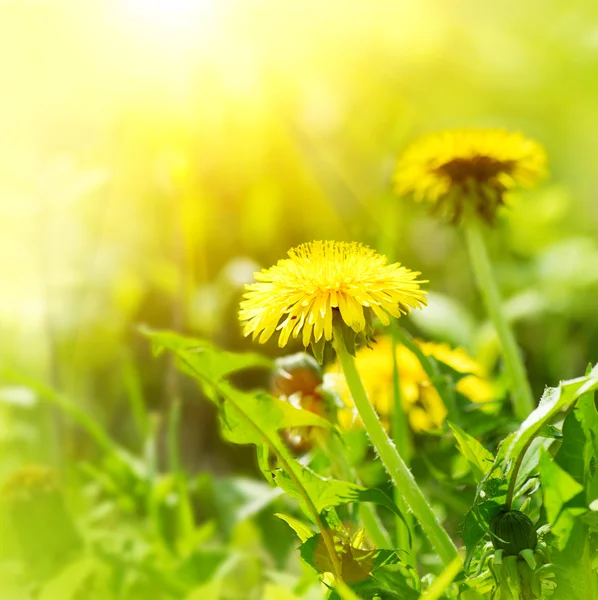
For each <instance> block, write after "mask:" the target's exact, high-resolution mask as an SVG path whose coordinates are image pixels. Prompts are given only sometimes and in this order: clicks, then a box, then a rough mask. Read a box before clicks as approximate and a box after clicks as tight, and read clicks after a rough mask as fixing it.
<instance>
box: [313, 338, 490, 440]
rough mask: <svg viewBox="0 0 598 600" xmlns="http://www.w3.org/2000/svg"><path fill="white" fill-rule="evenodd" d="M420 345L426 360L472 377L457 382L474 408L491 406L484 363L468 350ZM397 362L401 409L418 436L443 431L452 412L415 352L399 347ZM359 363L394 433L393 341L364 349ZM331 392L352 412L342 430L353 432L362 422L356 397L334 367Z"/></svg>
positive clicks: (345, 417) (329, 379) (368, 389)
mask: <svg viewBox="0 0 598 600" xmlns="http://www.w3.org/2000/svg"><path fill="white" fill-rule="evenodd" d="M418 345H419V347H420V348H421V350H422V351H423V353H424V354H426V355H428V356H432V357H434V358H436V359H437V360H438V361H440V362H442V363H444V364H446V365H447V366H449V367H451V368H452V369H454V370H455V371H457V372H459V373H471V374H470V375H466V376H465V377H463V378H462V379H460V380H459V381H458V382H457V385H456V389H457V391H458V392H460V393H461V394H463V395H464V396H466V397H467V398H469V399H470V400H471V401H473V402H485V401H488V400H491V399H492V398H493V390H492V386H491V384H490V382H489V381H488V380H487V379H486V378H485V377H484V376H483V372H482V369H481V367H480V366H479V365H478V363H476V361H474V360H473V359H472V358H471V357H470V356H469V355H468V354H467V352H466V351H465V350H464V349H463V348H456V349H452V348H450V346H448V344H437V343H434V342H418ZM396 356H397V366H398V369H399V383H400V392H401V403H402V405H403V409H404V410H405V412H406V414H407V417H408V419H409V423H410V425H411V428H412V429H413V430H414V431H417V432H420V431H429V430H434V429H439V428H440V427H442V424H443V423H444V420H445V418H446V416H447V410H446V407H445V406H444V404H443V402H442V400H441V398H440V396H439V395H438V392H437V391H436V388H435V387H434V386H433V385H432V383H431V381H430V379H429V378H428V376H427V374H426V372H425V371H424V369H423V367H422V366H421V364H420V362H419V360H418V359H417V357H416V356H415V355H414V354H413V353H412V352H411V351H410V350H408V349H407V348H405V347H404V346H397V354H396ZM355 362H356V366H357V370H358V371H359V374H360V376H361V379H362V381H363V385H364V387H365V389H366V392H367V395H368V398H369V399H370V402H371V403H372V405H373V406H374V408H375V409H376V412H377V413H378V415H379V416H380V419H381V421H382V423H383V425H384V426H385V427H386V428H387V429H388V428H389V421H390V417H391V415H392V410H393V403H394V392H393V358H392V340H391V339H390V338H389V337H388V336H385V337H381V338H379V339H378V340H377V343H376V344H375V345H374V347H373V348H367V347H364V348H361V349H360V350H359V351H358V352H357V355H356V359H355ZM325 386H328V387H329V388H332V389H333V390H334V391H336V393H337V394H338V395H339V396H340V397H341V398H342V400H343V401H344V402H345V404H346V405H347V407H348V408H349V410H347V411H341V413H340V415H339V420H340V422H341V426H344V427H348V426H350V425H351V424H352V423H353V422H355V421H356V419H358V417H357V415H356V414H355V411H354V410H353V409H352V407H353V401H352V399H351V394H350V392H349V390H348V388H347V385H346V382H345V381H344V378H343V377H342V375H340V372H339V369H338V367H337V366H333V367H332V369H331V370H330V372H329V373H327V375H326V378H325Z"/></svg>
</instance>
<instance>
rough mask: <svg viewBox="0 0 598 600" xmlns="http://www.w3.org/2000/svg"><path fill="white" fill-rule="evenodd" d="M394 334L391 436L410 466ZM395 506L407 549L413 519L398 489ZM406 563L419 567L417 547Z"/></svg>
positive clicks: (398, 539)
mask: <svg viewBox="0 0 598 600" xmlns="http://www.w3.org/2000/svg"><path fill="white" fill-rule="evenodd" d="M391 334H392V388H393V408H392V420H391V428H390V432H391V436H392V441H393V443H394V444H395V446H396V448H397V451H398V452H399V454H400V456H401V458H402V459H403V461H404V462H405V465H406V466H409V463H410V461H411V439H410V438H411V432H410V430H409V425H408V422H407V415H406V414H405V410H404V409H403V404H402V402H401V381H400V373H399V365H398V361H397V349H398V346H399V344H398V340H397V335H396V332H395V329H394V328H393V329H392V331H391ZM394 500H395V504H396V505H397V507H398V508H399V510H400V511H401V513H403V514H404V515H405V521H406V522H403V521H402V520H401V519H400V518H399V517H397V518H396V519H395V531H396V534H395V535H396V543H397V546H398V547H399V548H402V549H405V548H408V547H409V540H413V539H414V535H413V517H412V515H411V514H410V513H409V512H407V510H406V508H407V507H406V505H405V500H403V497H402V496H401V492H400V491H399V489H398V488H395V490H394ZM405 561H406V562H407V563H409V564H410V565H411V566H412V567H415V566H417V557H416V556H415V547H414V546H413V544H412V546H411V551H410V552H409V554H408V555H407V556H406V558H405Z"/></svg>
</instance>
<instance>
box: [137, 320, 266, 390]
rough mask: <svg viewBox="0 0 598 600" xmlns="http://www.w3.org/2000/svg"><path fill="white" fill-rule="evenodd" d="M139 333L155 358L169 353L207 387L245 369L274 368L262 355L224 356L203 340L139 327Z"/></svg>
mask: <svg viewBox="0 0 598 600" xmlns="http://www.w3.org/2000/svg"><path fill="white" fill-rule="evenodd" d="M141 332H142V333H143V334H144V335H145V336H147V337H148V338H149V339H150V340H151V342H152V348H153V350H154V354H155V355H159V354H161V353H162V352H163V351H164V350H171V351H172V352H174V353H175V354H176V355H177V356H179V357H181V358H182V359H183V360H184V361H185V362H187V363H188V365H189V366H190V367H192V368H193V370H194V372H195V373H196V374H197V375H200V376H202V377H204V378H205V379H206V380H207V381H209V382H210V383H214V382H218V381H221V380H222V379H224V378H225V377H226V376H228V375H231V374H232V373H235V372H237V371H242V370H244V369H250V368H256V367H260V368H264V369H272V368H274V363H273V362H272V361H271V360H270V359H268V358H266V357H265V356H262V355H261V354H256V353H253V352H246V353H237V352H227V351H226V350H221V349H219V348H216V346H214V345H213V344H211V343H210V342H208V341H206V340H202V339H196V338H189V337H186V336H182V335H179V334H177V333H174V332H173V331H154V330H152V329H150V328H148V327H142V328H141Z"/></svg>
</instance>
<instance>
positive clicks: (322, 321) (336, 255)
mask: <svg viewBox="0 0 598 600" xmlns="http://www.w3.org/2000/svg"><path fill="white" fill-rule="evenodd" d="M418 275H419V273H417V272H413V271H410V270H409V269H407V268H405V267H402V266H401V265H400V264H398V263H395V264H390V265H389V264H387V259H386V257H385V256H381V255H380V254H378V253H377V252H376V251H375V250H372V249H371V248H368V247H367V246H364V245H362V244H359V243H355V242H352V243H346V242H330V241H326V242H320V241H318V242H311V243H308V244H302V245H301V246H298V247H297V248H293V249H292V250H289V258H286V259H283V260H279V261H278V263H277V264H276V265H275V266H273V267H271V268H269V269H263V270H262V271H260V272H259V273H256V274H255V279H256V280H257V283H252V284H249V285H247V286H246V287H245V289H246V292H245V295H244V296H243V298H244V300H243V301H242V302H241V310H240V312H239V319H240V320H241V321H242V322H244V323H245V325H244V329H243V334H244V335H249V334H252V336H253V339H256V338H257V337H258V336H259V341H260V343H264V342H266V341H267V340H268V339H269V338H270V337H271V336H272V334H273V333H274V332H275V331H280V336H279V338H278V345H279V346H281V347H282V346H285V345H286V344H287V342H288V341H289V338H290V336H291V335H292V336H293V337H294V338H297V337H298V336H299V333H302V339H303V345H304V346H307V345H308V344H309V343H310V342H319V341H320V340H321V339H325V340H331V339H332V331H333V321H334V322H337V323H344V324H345V325H347V326H348V327H350V328H351V329H352V330H353V331H354V332H355V333H366V332H367V328H368V325H369V324H370V323H371V319H372V316H373V315H375V316H377V317H378V318H379V319H380V321H381V322H382V323H383V324H384V325H388V324H389V322H390V319H389V315H391V316H393V317H396V318H398V317H400V316H401V314H406V313H408V312H409V311H410V310H411V309H412V308H420V307H421V306H423V305H425V304H426V298H425V292H424V291H423V290H421V289H420V283H423V282H422V281H419V280H418V279H417V276H418Z"/></svg>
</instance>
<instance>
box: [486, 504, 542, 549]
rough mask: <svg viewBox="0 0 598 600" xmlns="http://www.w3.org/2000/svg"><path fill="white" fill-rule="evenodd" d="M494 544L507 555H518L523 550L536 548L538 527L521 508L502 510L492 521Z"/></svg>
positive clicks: (491, 530)
mask: <svg viewBox="0 0 598 600" xmlns="http://www.w3.org/2000/svg"><path fill="white" fill-rule="evenodd" d="M490 532H491V533H492V545H493V546H494V548H495V549H496V550H504V553H505V556H517V555H518V554H519V553H520V552H521V551H522V550H527V549H528V548H529V549H530V550H535V548H536V544H537V543H538V536H537V534H536V528H535V527H534V524H533V523H532V522H531V521H530V519H529V517H527V516H526V515H524V514H523V513H522V512H521V511H519V510H508V511H502V512H501V513H499V514H498V515H496V517H494V519H492V522H491V523H490Z"/></svg>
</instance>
